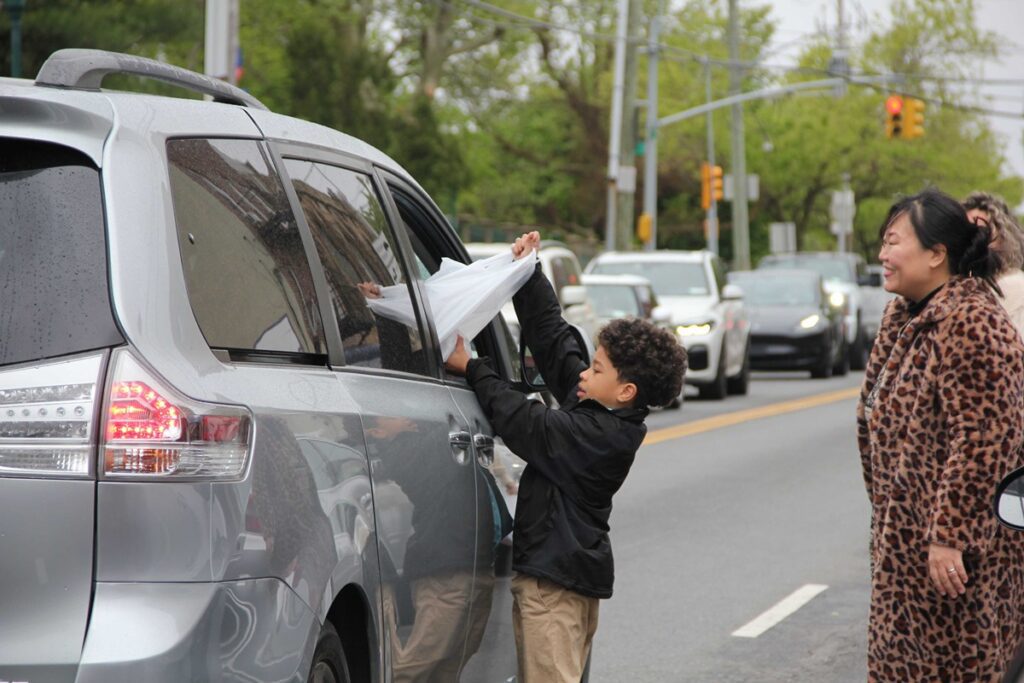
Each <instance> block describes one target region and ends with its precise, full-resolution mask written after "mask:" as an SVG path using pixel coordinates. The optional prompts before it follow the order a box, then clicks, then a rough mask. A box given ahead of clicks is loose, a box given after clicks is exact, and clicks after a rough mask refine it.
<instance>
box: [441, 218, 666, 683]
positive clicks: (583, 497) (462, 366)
mask: <svg viewBox="0 0 1024 683" xmlns="http://www.w3.org/2000/svg"><path fill="white" fill-rule="evenodd" d="M539 248H540V235H539V234H538V233H537V232H531V233H527V234H524V235H523V236H522V237H520V238H519V239H517V240H516V242H515V245H514V246H513V247H512V253H513V255H514V256H515V257H516V258H523V257H525V256H527V255H529V254H530V253H532V251H533V250H535V249H539ZM513 301H514V303H515V307H516V314H517V315H518V316H519V322H520V324H521V325H522V334H523V335H524V339H525V341H526V344H527V346H529V347H530V349H531V350H532V351H533V357H534V359H535V360H536V362H537V365H538V368H539V369H540V371H541V375H542V376H543V377H544V381H545V383H546V384H547V386H548V388H549V389H550V390H551V392H552V394H553V395H554V396H555V398H557V399H558V401H559V404H560V408H559V409H557V410H556V409H551V408H548V407H547V406H545V405H544V404H543V403H541V402H539V401H531V400H529V399H527V398H526V397H525V396H523V395H522V394H521V393H520V392H518V391H515V390H514V389H512V388H511V387H509V386H508V384H506V383H505V382H504V381H503V380H501V379H500V378H499V377H498V375H497V373H495V372H494V370H493V369H492V368H491V366H490V365H489V362H488V360H487V359H485V358H477V359H472V360H471V359H470V357H469V354H468V353H467V352H466V349H465V346H464V344H463V343H462V341H461V340H460V341H459V344H458V346H457V347H456V350H455V352H454V353H453V354H452V356H451V357H450V358H449V360H448V364H447V366H448V368H449V369H450V370H452V371H454V372H458V373H460V374H464V375H466V378H467V379H468V380H469V383H470V385H471V386H472V387H473V389H474V391H475V392H476V395H477V398H478V399H479V401H480V405H481V406H482V407H483V409H484V412H485V413H487V416H488V417H489V418H490V420H491V424H492V425H493V426H494V430H495V432H496V433H497V434H498V435H499V436H500V437H501V438H502V439H504V440H505V443H506V445H507V446H508V447H509V448H510V449H512V451H513V452H515V453H516V454H517V455H519V456H520V457H521V458H523V459H524V460H525V461H526V462H527V467H526V469H525V471H524V472H523V476H522V479H521V480H520V483H519V500H518V502H517V504H516V517H515V527H514V529H515V533H514V535H513V537H512V538H513V544H512V555H513V568H514V569H515V570H516V572H517V575H516V576H515V577H514V578H513V579H512V593H513V596H514V608H513V625H514V630H515V638H516V650H517V652H518V659H519V680H520V681H521V682H523V683H552V682H559V681H564V682H565V683H579V680H580V677H581V675H582V674H583V668H584V666H585V665H586V662H587V657H588V656H589V654H590V644H591V642H592V640H593V637H594V632H595V631H596V630H597V613H598V601H599V599H602V598H609V597H611V595H612V583H613V579H614V569H613V563H612V550H611V545H610V543H609V540H608V518H609V516H610V514H611V509H612V495H613V494H614V493H615V492H616V491H618V490H619V487H620V486H621V485H622V482H623V481H624V480H625V478H626V475H627V474H628V473H629V468H630V466H631V465H632V464H633V458H634V456H635V455H636V451H637V449H638V448H640V444H641V443H642V442H643V439H644V435H645V434H646V432H647V428H646V427H645V426H644V418H645V417H646V416H647V406H649V405H664V404H667V403H669V402H671V401H672V399H674V398H675V397H676V396H678V395H679V392H680V389H681V387H682V382H683V375H684V373H685V371H686V352H685V351H684V350H683V348H682V346H681V345H680V344H679V342H678V341H677V340H676V338H675V337H674V336H673V335H672V333H671V332H669V331H668V330H665V329H662V328H658V327H655V326H654V325H651V324H650V323H648V322H646V321H642V320H635V319H625V320H616V321H613V322H611V323H609V324H608V325H607V326H606V327H605V328H604V329H602V330H601V333H600V336H599V346H598V348H597V352H596V353H595V354H594V360H593V364H592V365H591V366H590V367H588V366H587V364H586V363H585V362H584V360H583V359H584V358H585V355H586V354H585V352H584V351H582V350H581V349H580V347H579V343H578V342H577V341H576V338H575V336H574V335H573V333H572V330H571V328H570V327H569V324H568V323H566V322H565V320H563V319H562V313H561V307H560V306H559V303H558V298H557V297H556V296H555V292H554V291H553V290H552V288H551V285H550V283H549V282H548V281H547V279H546V278H545V277H544V275H543V274H542V273H541V271H540V267H539V266H538V268H537V270H536V271H535V272H534V274H533V275H532V276H531V278H530V280H529V281H527V283H526V284H525V285H523V287H522V289H520V290H519V292H518V293H517V294H516V295H515V297H514V298H513Z"/></svg>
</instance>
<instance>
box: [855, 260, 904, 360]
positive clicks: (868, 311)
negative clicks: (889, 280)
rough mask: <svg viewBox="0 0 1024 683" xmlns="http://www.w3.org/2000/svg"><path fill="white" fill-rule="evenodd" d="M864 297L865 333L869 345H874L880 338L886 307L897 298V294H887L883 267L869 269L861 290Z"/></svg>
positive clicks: (873, 265) (876, 266)
mask: <svg viewBox="0 0 1024 683" xmlns="http://www.w3.org/2000/svg"><path fill="white" fill-rule="evenodd" d="M860 291H861V294H862V295H863V297H864V306H863V308H864V333H865V334H866V335H867V338H868V342H869V345H874V343H875V338H876V337H878V328H879V327H881V324H882V316H883V315H884V314H885V307H886V306H888V305H889V302H890V301H892V300H893V299H894V298H896V296H897V295H896V294H893V293H892V292H887V291H886V290H885V287H884V286H883V278H882V266H880V265H876V264H870V265H868V267H867V277H866V278H865V282H864V284H862V285H861V288H860Z"/></svg>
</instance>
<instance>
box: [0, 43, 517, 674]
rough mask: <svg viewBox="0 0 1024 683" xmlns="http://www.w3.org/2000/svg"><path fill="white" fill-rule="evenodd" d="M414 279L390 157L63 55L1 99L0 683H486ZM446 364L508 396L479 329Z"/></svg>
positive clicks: (487, 520)
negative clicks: (373, 288) (480, 373)
mask: <svg viewBox="0 0 1024 683" xmlns="http://www.w3.org/2000/svg"><path fill="white" fill-rule="evenodd" d="M107 73H134V74H140V75H143V76H147V77H155V78H159V79H162V80H164V81H170V82H172V83H175V84H177V85H179V86H182V87H186V88H190V89H193V90H197V91H199V92H202V93H205V94H207V95H209V96H211V97H212V99H213V100H214V101H200V100H189V99H174V98H166V97H157V96H151V95H142V94H133V93H119V92H110V91H103V90H100V89H99V86H100V82H101V80H102V78H103V76H104V75H106V74H107ZM444 256H448V257H450V258H454V259H457V260H460V261H463V262H468V257H467V256H466V253H465V250H464V248H463V247H462V245H461V243H460V242H459V240H458V238H457V237H456V236H455V234H454V232H453V231H452V230H451V229H450V227H449V226H448V224H447V223H446V221H445V219H444V218H443V216H442V214H441V213H440V212H439V211H438V209H437V207H436V206H435V205H434V203H433V202H432V201H431V200H430V199H429V197H428V196H427V195H426V194H425V193H424V192H423V190H422V189H421V188H420V186H419V185H418V184H417V183H416V182H415V180H413V179H412V178H411V177H410V176H409V175H408V174H407V173H406V172H405V171H403V170H402V169H401V168H400V167H399V166H398V165H397V164H396V163H395V162H394V161H392V160H391V159H389V158H387V157H386V156H385V155H383V154H382V153H380V152H379V151H377V150H375V149H374V148H372V147H371V146H369V145H367V144H365V143H363V142H361V141H359V140H356V139H354V138H351V137H349V136H346V135H343V134H341V133H339V132H336V131H333V130H329V129H327V128H323V127H321V126H317V125H314V124H311V123H307V122H304V121H300V120H297V119H293V118H289V117H286V116H280V115H276V114H273V113H271V112H269V111H267V110H266V108H265V107H264V106H262V105H261V104H260V103H259V102H258V101H256V100H254V99H253V98H252V97H250V96H249V95H247V94H246V93H244V92H242V91H240V90H237V89H234V88H232V87H231V86H228V85H227V84H224V83H220V82H218V81H213V80H211V79H208V78H206V77H203V76H200V75H198V74H194V73H191V72H188V71H184V70H181V69H176V68H174V67H170V66H168V65H166V64H161V63H158V62H154V61H150V60H144V59H138V58H133V57H128V56H124V55H116V54H111V53H104V52H97V51H82V50H71V51H61V52H59V53H56V54H55V55H53V56H52V57H51V58H50V60H49V61H48V62H46V64H45V65H44V66H43V67H42V69H41V70H40V72H39V75H38V77H37V78H36V80H35V81H34V82H32V81H25V80H13V79H0V680H5V681H31V683H61V682H65V681H66V682H68V683H70V682H72V681H74V682H76V683H117V682H124V683H129V682H130V683H137V682H139V681H146V682H147V683H160V682H167V683H171V682H174V683H180V682H181V681H316V682H318V683H319V682H324V683H327V682H331V681H338V682H341V681H386V680H387V681H406V680H427V679H429V680H446V681H448V680H451V681H454V680H461V681H505V680H510V678H511V677H513V676H514V675H515V651H514V646H513V639H512V637H511V607H510V601H511V596H510V594H509V590H508V582H509V568H508V552H507V548H505V546H502V544H501V543H500V542H501V540H502V537H503V536H504V535H505V534H506V532H507V531H508V529H507V527H508V518H507V515H506V514H504V502H503V496H502V491H501V489H500V488H499V487H498V486H497V484H496V483H495V481H494V478H493V476H492V474H491V472H490V469H491V467H492V462H493V445H494V441H493V437H494V435H493V432H492V430H491V427H490V425H489V424H488V422H487V420H486V419H485V417H484V415H483V413H482V411H481V409H480V407H479V405H478V403H477V401H476V398H475V396H474V394H473V393H472V391H471V390H470V389H469V388H468V386H467V385H466V383H465V382H464V381H463V380H462V379H460V378H453V377H450V376H447V375H446V374H445V373H444V370H443V364H442V363H441V359H440V353H439V350H438V342H437V338H436V334H435V331H434V327H433V324H432V322H431V320H432V319H431V312H430V311H429V310H428V309H427V306H426V302H425V301H424V300H423V297H422V295H421V288H420V285H419V281H420V279H422V278H423V277H425V276H427V275H429V273H431V272H433V271H435V270H436V269H437V267H438V265H439V262H440V259H441V258H442V257H444ZM368 282H372V283H377V284H382V285H401V284H404V285H405V286H407V287H408V289H409V290H410V292H411V295H412V300H413V302H414V306H415V308H416V313H417V315H418V318H419V321H420V324H419V325H417V326H416V327H415V328H409V327H406V326H403V325H401V324H400V323H396V322H393V321H389V320H387V319H385V318H378V317H376V316H375V315H374V314H373V313H372V312H371V311H370V309H369V308H368V307H367V305H366V288H365V287H360V285H364V284H365V283H368ZM474 346H475V350H476V352H477V353H480V354H487V355H490V356H491V357H493V358H494V359H495V360H496V364H497V365H498V367H499V372H501V373H503V374H504V375H505V376H506V377H508V378H509V379H510V380H514V379H516V378H517V377H518V373H519V370H518V368H517V367H515V366H514V364H515V363H517V362H518V360H517V356H516V354H515V353H514V350H513V349H512V348H511V345H510V342H509V341H508V332H507V330H506V329H505V328H504V324H503V323H502V322H501V321H500V320H496V321H495V322H494V323H493V324H492V325H491V327H490V328H489V329H487V330H485V332H484V333H482V334H481V335H480V336H479V337H478V338H477V339H476V340H475V341H474Z"/></svg>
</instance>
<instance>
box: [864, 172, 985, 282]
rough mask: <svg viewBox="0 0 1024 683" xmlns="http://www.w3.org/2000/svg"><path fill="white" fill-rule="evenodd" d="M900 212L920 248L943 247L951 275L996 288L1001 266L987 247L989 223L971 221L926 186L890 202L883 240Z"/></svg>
mask: <svg viewBox="0 0 1024 683" xmlns="http://www.w3.org/2000/svg"><path fill="white" fill-rule="evenodd" d="M904 214H906V216H907V217H908V218H909V219H910V225H911V226H912V227H913V228H914V234H915V235H916V236H917V240H918V241H919V242H920V243H921V246H922V247H924V248H925V249H931V248H932V247H934V246H936V245H939V244H941V245H943V246H945V247H946V258H947V259H948V260H949V270H950V272H951V273H952V274H953V275H963V276H965V277H976V278H981V279H982V280H985V281H986V282H987V283H988V284H989V286H991V287H992V288H993V289H994V290H995V291H997V292H998V291H999V287H998V285H996V282H995V276H996V274H998V273H999V271H1000V270H1001V269H1002V263H1001V261H1000V260H999V257H998V255H997V254H996V253H995V252H994V251H993V250H992V249H991V248H990V245H991V244H992V228H991V227H990V226H987V225H975V224H974V223H971V222H970V221H969V220H968V219H967V211H966V210H965V209H964V207H963V206H962V205H961V204H960V202H958V201H957V200H955V199H953V198H952V197H950V196H949V195H947V194H946V193H944V192H941V191H940V190H937V189H935V188H928V189H926V190H923V191H922V192H919V193H917V194H915V195H913V196H911V197H904V198H903V199H900V200H899V201H897V202H896V203H895V204H893V205H892V208H890V209H889V215H888V216H886V218H885V222H884V223H883V224H882V227H881V229H879V231H878V236H879V237H880V238H883V239H884V237H885V231H886V230H888V228H889V226H890V225H892V223H893V221H895V220H896V219H897V218H899V217H900V216H902V215H904Z"/></svg>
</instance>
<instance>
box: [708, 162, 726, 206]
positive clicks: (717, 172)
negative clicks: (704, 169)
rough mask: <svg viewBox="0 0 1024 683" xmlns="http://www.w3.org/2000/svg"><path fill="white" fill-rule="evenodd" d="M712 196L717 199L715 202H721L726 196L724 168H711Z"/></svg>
mask: <svg viewBox="0 0 1024 683" xmlns="http://www.w3.org/2000/svg"><path fill="white" fill-rule="evenodd" d="M711 194H712V196H713V197H714V198H715V201H716V202H718V201H721V200H722V197H724V196H725V188H724V187H723V185H722V167H721V166H712V167H711Z"/></svg>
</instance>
